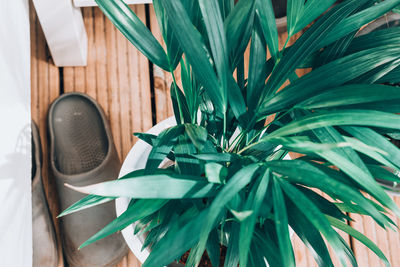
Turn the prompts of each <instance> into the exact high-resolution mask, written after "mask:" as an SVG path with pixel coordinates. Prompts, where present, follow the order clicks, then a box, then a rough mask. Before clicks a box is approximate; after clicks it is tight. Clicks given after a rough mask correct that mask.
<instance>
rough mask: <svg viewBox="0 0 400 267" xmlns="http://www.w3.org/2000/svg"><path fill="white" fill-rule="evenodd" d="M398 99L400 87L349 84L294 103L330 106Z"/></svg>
mask: <svg viewBox="0 0 400 267" xmlns="http://www.w3.org/2000/svg"><path fill="white" fill-rule="evenodd" d="M394 99H400V89H399V88H397V87H394V86H388V85H379V84H351V85H345V86H342V87H338V88H334V89H330V90H326V91H324V92H322V93H320V94H318V95H315V96H313V97H311V98H308V99H307V100H305V101H303V102H301V103H299V104H297V105H296V107H297V108H302V109H316V108H331V107H337V106H346V105H354V104H363V103H370V102H377V101H388V100H394Z"/></svg>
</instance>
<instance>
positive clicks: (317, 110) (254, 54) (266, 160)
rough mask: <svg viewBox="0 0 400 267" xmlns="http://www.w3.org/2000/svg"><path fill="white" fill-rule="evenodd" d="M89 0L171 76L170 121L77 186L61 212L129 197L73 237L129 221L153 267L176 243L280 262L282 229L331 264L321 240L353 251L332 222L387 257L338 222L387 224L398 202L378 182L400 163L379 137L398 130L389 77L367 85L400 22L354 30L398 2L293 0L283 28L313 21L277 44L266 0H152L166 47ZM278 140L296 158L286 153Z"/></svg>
mask: <svg viewBox="0 0 400 267" xmlns="http://www.w3.org/2000/svg"><path fill="white" fill-rule="evenodd" d="M97 2H98V4H99V6H100V8H101V9H102V10H103V12H104V13H105V14H106V15H107V16H108V17H109V18H110V19H111V21H112V22H113V23H114V24H115V25H116V26H117V27H118V28H119V29H120V30H121V32H122V33H123V34H124V35H125V36H126V37H127V38H128V39H129V40H130V41H131V42H132V43H133V44H134V45H135V46H136V47H137V48H138V49H139V50H140V51H141V52H142V53H143V54H144V55H146V56H147V57H148V58H149V59H150V60H151V61H152V62H153V63H154V64H156V65H158V66H159V67H161V68H163V69H164V70H166V71H169V72H170V73H171V75H172V76H173V78H174V82H173V83H172V85H171V96H172V102H173V107H174V113H175V119H176V125H175V124H174V123H173V122H170V123H171V124H170V125H169V126H171V127H167V128H166V129H164V130H162V129H161V130H162V131H161V132H160V134H158V135H153V134H151V133H147V134H137V136H138V137H139V138H141V139H142V140H144V141H145V142H147V143H148V144H150V145H151V146H152V148H151V150H149V153H145V150H143V154H142V158H141V159H138V160H137V161H135V162H133V163H132V166H131V167H129V166H127V167H126V165H124V169H125V168H128V170H129V169H130V170H133V169H136V166H139V165H140V166H141V167H139V168H140V169H138V170H134V171H131V172H128V173H127V174H126V175H124V176H123V177H121V178H120V179H118V180H116V181H111V182H106V183H101V184H96V185H92V186H86V187H80V188H77V187H73V188H74V189H76V190H78V191H81V192H84V193H87V194H89V196H87V197H85V198H84V199H82V200H81V201H79V202H78V203H76V204H75V205H73V206H72V207H70V208H69V209H67V210H66V211H64V213H63V215H66V214H68V213H71V212H74V211H77V210H82V209H85V208H88V207H91V206H94V205H98V204H101V203H104V202H107V201H111V200H114V199H116V198H119V197H122V198H125V199H126V198H128V199H130V202H129V205H128V203H126V206H127V209H126V210H125V211H124V212H123V213H121V214H119V216H118V218H117V219H115V221H113V222H112V223H111V224H109V225H108V226H106V227H105V228H104V229H103V230H101V231H100V232H99V233H97V234H96V235H95V236H93V237H92V238H90V239H89V240H88V241H87V242H85V244H83V246H86V245H89V244H91V243H93V242H95V241H97V240H99V239H100V238H103V237H105V236H107V235H109V234H111V233H113V232H116V231H120V230H122V229H124V228H126V227H128V226H130V225H131V224H133V223H134V224H135V227H134V230H135V232H137V233H139V234H142V237H143V238H144V240H143V241H144V246H145V247H148V248H150V250H149V251H150V255H148V257H147V259H146V261H145V262H144V264H143V266H150V267H153V266H164V265H167V264H169V263H170V262H172V261H174V260H179V259H181V257H182V255H183V254H186V255H187V253H188V251H190V254H189V256H188V257H187V258H186V257H185V259H186V265H188V266H196V265H198V264H199V262H200V260H201V258H202V256H203V254H204V252H205V251H206V252H207V254H208V257H209V259H210V260H211V263H212V265H213V266H219V265H220V258H221V253H220V252H221V251H225V250H226V253H225V252H224V254H223V255H222V258H223V259H224V263H223V264H224V266H232V267H233V266H237V265H238V264H239V265H240V266H257V267H259V266H265V265H267V263H268V264H269V266H285V267H286V266H295V257H294V253H293V248H292V244H291V241H290V233H289V227H290V228H292V229H293V231H294V232H295V233H296V234H297V235H298V236H299V237H300V239H301V240H302V241H303V242H304V243H305V244H306V245H307V246H308V247H309V248H310V250H311V251H312V252H313V255H314V257H315V259H316V261H317V263H318V264H319V265H320V266H333V263H332V259H331V256H330V254H329V252H328V249H327V244H329V245H330V246H332V248H333V250H334V252H335V254H336V255H337V256H338V258H339V259H340V261H341V263H342V264H343V265H347V263H348V262H349V263H350V264H352V265H353V266H356V265H357V263H356V260H355V257H354V255H353V252H352V251H351V249H350V247H349V245H348V244H347V243H346V242H345V241H344V240H343V239H342V238H341V236H340V235H339V234H338V233H337V231H336V230H338V231H343V232H345V233H348V234H350V235H351V236H353V237H354V238H356V239H358V240H360V241H361V242H363V243H364V244H365V245H366V246H367V247H368V248H369V249H371V250H372V251H373V252H375V253H376V254H377V255H378V256H379V257H380V258H381V259H382V260H383V261H384V262H385V263H386V264H387V265H389V262H388V260H387V259H386V257H385V255H384V254H383V253H382V252H381V251H380V250H379V248H378V247H377V246H376V245H375V244H373V243H372V242H371V241H370V240H369V239H368V238H366V237H365V236H364V235H362V234H361V233H359V232H357V231H356V230H355V229H353V228H352V227H351V226H350V225H348V221H349V220H352V219H351V217H350V216H349V213H357V214H363V215H365V216H369V217H371V218H372V219H373V220H375V221H376V222H377V223H378V224H379V225H380V226H381V227H384V228H390V227H392V226H393V224H394V223H393V222H392V221H391V220H390V219H389V217H388V216H387V214H388V213H389V212H390V211H392V212H393V213H395V214H396V215H400V210H399V208H398V207H397V206H396V205H395V203H394V202H393V201H392V199H391V198H390V197H389V196H388V195H387V194H386V192H385V191H384V190H383V188H382V187H381V186H380V185H379V184H378V183H377V182H376V179H381V180H388V181H399V179H398V177H396V176H395V175H393V174H392V172H391V171H388V170H387V169H386V168H390V169H391V170H399V168H400V150H399V149H397V148H396V147H395V146H393V145H391V143H390V142H389V141H388V138H387V135H388V134H393V133H398V132H399V131H400V116H399V115H396V114H395V113H398V112H400V111H399V109H400V108H399V106H396V105H392V103H393V101H394V99H400V90H399V89H398V88H396V87H392V86H386V85H381V84H377V83H378V82H379V80H380V79H381V78H382V77H390V75H391V71H392V70H393V69H395V66H398V65H399V64H400V46H398V44H395V43H394V42H396V40H397V39H396V38H398V35H393V34H390V32H385V31H386V30H385V29H383V30H382V32H380V33H381V34H380V38H379V39H375V38H369V35H368V34H367V35H363V36H360V37H355V35H356V33H357V31H358V30H359V29H360V28H361V27H362V26H363V25H365V24H367V23H369V22H371V21H373V20H375V19H377V18H378V17H380V16H382V15H384V14H385V13H387V12H389V11H390V10H391V9H393V8H394V7H396V6H397V5H399V4H400V0H385V1H371V0H346V1H341V2H340V3H337V4H336V5H335V2H336V1H334V0H325V1H319V0H307V1H304V0H290V1H288V8H287V15H288V39H289V38H291V37H292V36H293V35H294V34H296V33H298V32H300V31H301V30H303V28H305V27H306V26H308V25H309V24H310V23H312V22H313V21H314V20H315V21H314V23H312V25H311V26H310V27H309V28H308V29H307V30H306V31H305V32H304V33H303V34H302V36H301V37H300V38H299V39H298V40H297V41H296V42H295V43H294V44H293V45H292V46H290V47H287V45H285V46H284V47H283V48H282V49H281V50H279V47H278V33H277V29H276V22H275V16H274V13H273V11H272V4H271V1H270V0H240V1H238V2H237V3H236V4H234V1H233V0H155V1H154V8H155V11H156V15H157V18H158V23H159V25H160V28H161V31H162V34H163V37H164V39H165V43H166V50H164V49H163V48H162V47H161V45H160V44H159V43H158V42H157V41H156V39H155V38H154V37H153V36H152V35H151V33H150V31H149V30H148V29H147V28H146V26H145V25H144V24H143V23H142V22H141V21H140V20H139V19H138V18H137V16H136V15H135V14H134V13H133V12H132V11H131V10H130V9H129V7H128V6H126V5H125V4H124V3H123V2H122V1H120V0H116V1H109V0H97ZM377 2H378V3H377ZM386 33H387V34H386ZM249 43H250V58H249V66H248V70H247V71H248V75H247V76H245V73H246V72H245V70H244V67H245V64H244V55H245V53H244V52H245V49H246V47H247V46H248V44H249ZM286 43H287V42H286ZM267 49H268V51H269V53H270V55H271V58H269V59H268V60H267ZM178 64H180V69H181V77H182V85H181V87H180V85H178V84H177V83H176V81H175V76H174V70H175V69H176V67H177V66H178ZM305 67H308V68H312V71H311V72H310V73H308V74H306V75H304V76H302V77H298V76H297V74H296V70H297V69H299V68H305ZM287 80H289V81H290V83H289V84H288V85H286V86H283V85H284V84H286V83H285V82H286V81H287ZM281 87H283V88H281ZM387 103H391V104H390V105H387ZM159 127H161V128H162V126H159ZM289 152H297V153H301V154H302V155H303V156H301V157H300V158H297V159H293V160H285V159H284V157H285V155H287V153H289ZM132 153H133V152H132ZM389 155H390V156H389ZM139 157H140V155H139V156H137V158H139ZM143 160H145V161H143ZM139 161H140V164H139ZM167 161H169V162H170V163H171V164H165V162H167ZM384 167H386V168H384ZM125 170H126V169H125ZM316 191H317V192H323V193H324V196H322V195H320V194H318V193H316ZM325 196H326V197H325ZM371 199H372V200H371ZM132 232H133V230H132ZM132 234H133V233H132ZM146 256H147V255H146Z"/></svg>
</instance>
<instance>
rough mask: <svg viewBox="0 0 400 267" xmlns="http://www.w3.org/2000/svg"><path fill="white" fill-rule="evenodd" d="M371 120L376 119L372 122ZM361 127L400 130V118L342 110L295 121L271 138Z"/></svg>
mask: <svg viewBox="0 0 400 267" xmlns="http://www.w3.org/2000/svg"><path fill="white" fill-rule="evenodd" d="M371 118H374V119H373V120H371ZM342 125H343V126H346V125H359V126H370V127H380V128H389V129H400V116H399V115H396V114H392V113H386V112H381V111H373V110H341V111H333V112H320V113H315V114H312V115H309V116H305V117H303V118H301V119H298V120H295V121H293V122H291V123H289V124H287V125H285V126H284V127H282V128H279V129H278V130H276V131H274V132H273V133H271V134H270V135H269V138H271V137H275V136H286V135H292V134H296V133H301V132H303V131H309V130H312V129H317V128H321V127H327V126H342Z"/></svg>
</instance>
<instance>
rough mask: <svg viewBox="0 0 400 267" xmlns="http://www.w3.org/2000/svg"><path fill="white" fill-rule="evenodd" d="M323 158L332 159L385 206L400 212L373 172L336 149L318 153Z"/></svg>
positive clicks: (396, 212)
mask: <svg viewBox="0 0 400 267" xmlns="http://www.w3.org/2000/svg"><path fill="white" fill-rule="evenodd" d="M318 154H319V155H320V156H322V157H323V158H325V159H327V160H328V161H330V162H331V163H332V164H334V165H335V166H337V167H338V168H340V169H341V170H342V171H343V172H344V173H346V174H347V175H349V177H351V178H352V179H353V180H354V181H355V182H356V183H358V184H359V185H360V186H362V188H363V189H364V190H365V191H366V192H368V194H370V195H371V196H373V197H374V198H375V199H377V200H378V201H379V202H381V203H382V204H383V205H384V206H386V207H388V208H390V209H391V210H392V211H393V212H394V213H395V214H400V210H399V208H398V207H397V205H396V204H395V203H394V202H393V200H392V199H391V198H390V197H389V196H388V195H387V194H386V193H385V191H384V190H383V189H382V187H381V186H379V185H378V184H377V183H376V182H375V180H374V179H373V177H372V176H371V174H370V173H369V172H368V171H367V172H366V171H364V170H362V169H361V168H360V167H359V166H357V165H355V164H354V163H353V162H351V161H350V160H348V159H346V158H344V157H343V156H341V155H339V154H338V153H336V152H334V151H324V152H319V153H318Z"/></svg>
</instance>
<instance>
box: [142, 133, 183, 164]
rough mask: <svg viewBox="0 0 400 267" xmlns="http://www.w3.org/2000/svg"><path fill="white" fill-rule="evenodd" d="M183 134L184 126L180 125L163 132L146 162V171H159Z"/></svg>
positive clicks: (154, 143)
mask: <svg viewBox="0 0 400 267" xmlns="http://www.w3.org/2000/svg"><path fill="white" fill-rule="evenodd" d="M182 132H183V126H182V125H178V126H175V127H172V128H168V129H166V130H164V131H162V132H161V133H160V134H159V135H158V137H157V139H156V140H155V141H154V142H153V149H152V150H151V151H150V154H149V157H148V159H147V162H146V170H148V171H149V172H151V171H152V170H154V169H157V168H158V167H159V165H160V164H161V162H162V161H163V160H164V159H165V158H166V157H167V156H168V154H169V153H170V152H171V150H172V147H173V146H174V145H175V144H176V142H177V141H178V137H179V135H180V134H182Z"/></svg>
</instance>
